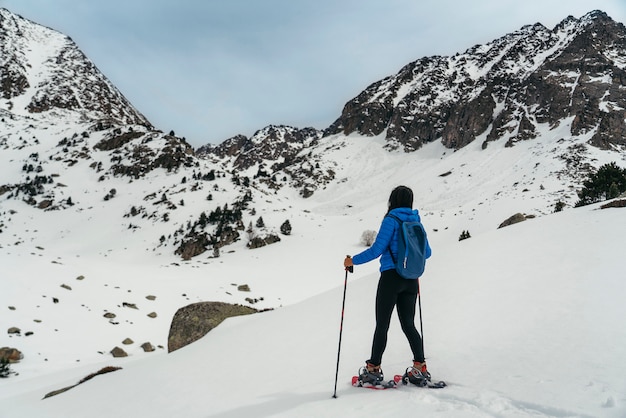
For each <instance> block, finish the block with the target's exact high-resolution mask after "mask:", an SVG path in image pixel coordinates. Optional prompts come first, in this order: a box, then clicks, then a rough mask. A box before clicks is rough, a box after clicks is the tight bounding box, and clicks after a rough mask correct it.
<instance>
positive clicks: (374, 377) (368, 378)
mask: <svg viewBox="0 0 626 418" xmlns="http://www.w3.org/2000/svg"><path fill="white" fill-rule="evenodd" d="M383 379H384V376H383V371H382V369H381V368H380V366H375V365H373V364H372V363H367V364H366V365H365V367H361V368H360V369H359V382H360V383H369V384H372V385H380V384H382V382H383Z"/></svg>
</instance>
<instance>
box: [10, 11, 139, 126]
mask: <svg viewBox="0 0 626 418" xmlns="http://www.w3.org/2000/svg"><path fill="white" fill-rule="evenodd" d="M0 98H1V99H2V100H0V109H1V110H5V111H7V112H10V113H11V114H13V115H14V116H18V117H19V116H27V117H30V118H35V119H41V118H42V117H46V115H48V114H50V113H51V112H57V113H58V112H70V113H75V114H77V115H80V116H81V117H85V118H87V119H90V120H99V119H114V120H116V121H117V122H118V123H120V124H136V125H144V126H150V123H149V122H148V120H147V119H146V118H145V117H144V116H143V115H142V114H141V113H139V112H138V111H137V110H136V109H135V108H134V107H133V106H132V105H131V104H130V103H129V102H128V100H127V99H126V98H125V97H124V96H123V95H122V94H121V93H120V92H119V91H118V90H117V89H116V88H115V87H114V86H113V84H111V82H110V81H109V80H108V79H107V78H106V77H105V76H104V75H103V74H102V73H101V72H100V71H99V70H98V69H97V68H96V66H95V65H94V63H93V62H91V61H90V60H89V59H88V58H87V57H86V56H85V55H84V54H83V53H82V52H81V50H80V49H79V48H78V47H77V45H76V44H75V43H74V42H73V41H72V40H71V39H70V38H69V37H67V36H65V35H63V34H61V33H59V32H57V31H55V30H53V29H50V28H47V27H44V26H41V25H38V24H36V23H34V22H31V21H29V20H27V19H24V18H22V17H20V16H18V15H15V14H13V13H11V12H9V11H8V10H6V9H0Z"/></svg>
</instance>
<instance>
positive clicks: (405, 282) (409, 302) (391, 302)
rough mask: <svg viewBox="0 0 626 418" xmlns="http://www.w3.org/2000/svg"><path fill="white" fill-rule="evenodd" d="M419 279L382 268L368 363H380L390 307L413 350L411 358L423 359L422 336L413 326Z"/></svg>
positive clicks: (385, 340) (390, 311) (390, 312)
mask: <svg viewBox="0 0 626 418" xmlns="http://www.w3.org/2000/svg"><path fill="white" fill-rule="evenodd" d="M418 286H419V284H418V281H417V280H411V279H404V278H402V277H401V276H400V275H398V273H396V271H395V270H386V271H383V272H382V273H381V275H380V280H379V281H378V291H377V292H376V330H375V331H374V342H373V343H372V357H371V358H370V359H369V360H368V363H371V364H374V365H377V366H378V365H380V363H381V361H382V357H383V352H384V351H385V347H386V346H387V331H388V330H389V323H390V322H391V314H392V313H393V308H394V307H396V310H397V312H398V319H400V326H401V327H402V331H403V332H404V335H406V338H407V340H409V345H410V346H411V351H412V352H413V360H414V361H419V362H423V361H424V348H423V346H422V337H421V336H420V334H419V332H417V329H416V328H415V302H416V301H417V292H418V291H419V289H418Z"/></svg>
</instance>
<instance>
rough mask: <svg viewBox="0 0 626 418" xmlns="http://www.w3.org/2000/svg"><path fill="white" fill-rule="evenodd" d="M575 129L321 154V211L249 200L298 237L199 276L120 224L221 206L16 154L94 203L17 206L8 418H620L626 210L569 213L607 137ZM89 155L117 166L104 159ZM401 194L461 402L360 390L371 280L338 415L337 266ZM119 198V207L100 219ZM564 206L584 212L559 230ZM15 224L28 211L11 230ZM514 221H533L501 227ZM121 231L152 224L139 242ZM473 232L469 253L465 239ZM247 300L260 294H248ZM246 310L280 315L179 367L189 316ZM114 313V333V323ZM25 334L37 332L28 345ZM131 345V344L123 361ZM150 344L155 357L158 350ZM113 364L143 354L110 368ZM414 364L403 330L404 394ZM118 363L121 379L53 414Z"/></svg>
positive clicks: (213, 264) (394, 369)
mask: <svg viewBox="0 0 626 418" xmlns="http://www.w3.org/2000/svg"><path fill="white" fill-rule="evenodd" d="M570 123H571V121H569V122H568V121H564V122H563V123H562V124H561V126H560V127H558V128H556V129H553V130H548V128H547V127H540V129H541V130H542V132H541V137H540V138H539V139H537V140H533V141H524V142H520V143H517V144H516V145H515V146H514V147H513V148H507V147H505V146H504V143H505V140H501V141H496V142H493V143H490V144H489V146H488V147H487V149H486V150H483V149H482V142H483V140H484V138H482V137H481V138H477V140H476V141H474V142H473V143H472V144H470V145H469V146H467V147H465V148H463V149H461V150H458V151H456V152H453V151H451V150H448V149H445V148H444V147H443V146H442V145H441V144H439V143H431V144H428V145H426V146H424V147H423V148H422V149H420V150H419V151H418V152H415V153H408V154H407V153H403V152H399V151H396V152H388V151H385V150H384V149H383V145H384V144H385V141H384V135H385V134H384V133H382V134H381V135H380V136H378V137H375V138H364V137H361V136H358V135H351V136H348V137H343V136H341V135H338V136H334V137H329V138H324V139H323V140H321V141H320V145H319V148H317V149H318V150H325V154H324V164H328V165H330V166H334V167H335V169H336V179H335V181H334V182H331V183H329V184H328V185H327V186H325V188H323V189H321V190H318V191H317V192H316V193H315V194H314V195H313V196H312V197H310V198H309V199H302V198H300V197H298V195H297V193H296V191H294V190H291V189H288V188H284V189H281V190H280V191H279V192H278V193H276V194H269V193H266V194H264V193H261V190H256V191H255V208H256V210H257V215H256V216H255V219H256V217H258V216H259V215H262V216H263V218H264V220H265V222H266V224H267V225H273V226H277V225H280V223H281V222H282V221H284V220H285V219H286V218H288V219H290V221H291V224H292V225H293V228H294V229H293V234H292V235H291V236H282V242H281V243H278V244H274V245H272V246H268V247H264V248H260V249H257V250H252V251H251V250H247V249H245V247H244V244H235V245H233V246H232V249H228V248H227V251H223V252H222V255H221V257H219V258H216V259H212V258H209V257H205V256H199V257H197V259H194V260H192V261H189V262H181V260H180V259H178V258H176V257H174V256H173V255H172V254H171V252H172V248H171V247H167V248H158V249H156V250H149V248H150V247H151V246H154V245H155V244H156V243H155V242H154V241H155V240H156V237H158V236H159V235H160V234H162V233H167V231H170V232H171V230H172V226H171V225H167V224H166V225H165V226H163V225H162V223H160V222H155V221H152V220H146V221H142V220H138V219H137V220H135V219H132V220H128V219H125V220H122V221H120V219H123V218H122V216H123V214H124V213H126V212H127V211H128V208H129V207H130V206H132V205H135V204H145V205H146V206H148V205H150V206H152V203H151V202H146V201H145V200H144V197H145V196H147V195H148V194H150V193H157V196H160V194H161V193H163V191H165V190H168V195H171V196H176V197H175V198H172V200H175V201H178V199H179V198H180V199H184V200H185V202H186V204H185V206H182V207H181V208H180V209H179V211H182V212H177V215H176V216H178V217H179V218H180V219H185V218H187V219H191V218H195V216H196V214H197V213H198V212H199V211H200V210H201V208H203V205H206V200H205V195H206V193H205V192H207V193H208V191H206V190H205V191H203V192H200V193H199V195H200V196H202V197H201V198H200V197H199V196H196V195H194V194H192V193H190V192H189V190H185V189H186V188H185V187H184V186H185V185H181V184H180V178H181V177H182V176H183V174H184V173H176V174H166V173H165V172H153V173H151V174H149V175H148V176H147V178H146V179H145V180H142V181H133V182H130V183H129V182H128V181H127V180H125V179H124V178H111V179H108V180H107V181H105V182H103V183H99V182H97V177H98V175H99V174H95V173H94V172H93V171H92V170H91V169H89V167H88V163H89V162H90V161H85V162H79V163H78V164H76V165H75V166H73V167H72V170H73V171H72V172H71V173H72V174H71V175H70V174H65V172H64V171H63V169H64V167H65V166H63V165H62V162H55V161H54V160H49V159H48V157H47V156H46V154H45V152H46V151H45V150H46V148H47V147H49V146H50V145H49V144H48V145H46V141H45V140H43V139H42V141H41V144H40V145H32V146H27V147H24V148H22V149H16V150H5V151H3V152H6V153H9V154H8V155H10V157H11V158H10V164H6V165H3V168H2V170H3V173H2V174H3V176H4V175H5V174H6V175H7V176H13V175H14V173H15V171H16V170H19V169H20V168H21V165H22V164H23V162H24V159H26V158H28V156H29V155H30V154H31V153H32V152H33V150H38V151H39V152H40V153H41V156H40V161H42V162H45V164H44V166H45V167H44V168H45V171H46V172H47V173H50V172H59V173H61V176H60V177H59V178H58V181H59V182H63V183H64V184H66V188H63V189H62V191H63V193H67V194H68V195H71V196H72V197H73V199H74V200H75V201H77V202H80V204H77V205H76V207H72V208H68V209H65V210H59V211H53V212H44V213H43V214H45V216H43V215H42V212H40V211H38V210H36V209H32V208H29V207H28V206H26V205H25V204H23V203H22V202H20V201H15V200H3V201H2V210H1V211H0V213H4V214H5V215H3V216H4V218H0V221H1V220H3V219H4V222H5V223H6V225H5V227H4V228H5V231H4V232H3V233H2V234H1V235H0V238H1V239H2V242H1V243H0V263H1V264H2V266H3V269H2V270H3V272H4V273H3V291H2V292H1V293H0V309H2V312H3V313H2V315H0V329H3V330H6V329H8V328H9V327H11V326H18V327H20V328H21V329H22V335H21V336H13V337H9V336H8V335H7V334H3V336H2V337H1V338H2V340H1V341H0V345H1V346H15V347H16V348H19V349H20V350H21V351H22V352H23V353H24V359H23V360H22V361H21V362H20V363H17V364H14V365H12V370H14V371H16V372H17V373H19V375H13V376H11V377H9V378H8V379H2V380H0V402H1V404H2V409H1V410H0V416H1V417H5V416H6V417H11V418H14V417H33V416H37V417H66V418H71V417H84V416H90V417H95V418H97V417H110V416H121V417H124V416H128V417H135V416H151V417H170V416H184V417H239V416H248V415H254V416H260V417H265V416H276V417H279V416H280V417H293V416H298V417H320V416H329V417H357V416H363V414H367V415H370V414H371V415H378V416H396V415H399V414H405V413H406V411H407V410H411V411H412V413H415V414H419V415H422V416H436V415H439V416H446V417H491V416H499V417H527V416H532V417H545V416H549V417H555V416H556V417H565V416H575V417H589V416H593V417H604V416H606V417H620V416H624V415H626V396H625V394H626V387H625V382H626V381H625V380H624V378H623V376H624V375H625V374H626V364H625V363H624V362H623V347H624V346H626V331H625V329H624V327H623V325H622V322H623V318H624V317H625V316H626V307H625V305H624V304H623V300H624V297H625V296H626V284H624V280H623V272H624V270H625V268H626V261H624V258H623V254H622V252H623V245H622V243H623V237H624V235H625V233H626V223H625V222H624V214H623V212H622V211H623V209H607V210H599V209H598V205H594V206H589V207H583V208H577V209H574V208H572V207H571V204H572V203H573V200H574V199H575V190H574V189H572V188H571V187H570V186H571V185H572V182H574V179H572V178H571V177H569V176H567V175H565V174H564V173H563V170H564V166H565V163H563V161H562V159H561V156H562V155H565V154H567V152H569V150H571V149H572V148H576V147H578V146H579V145H580V144H584V142H585V141H587V140H588V139H589V138H588V136H589V135H592V134H593V133H589V134H588V135H587V136H583V137H576V138H572V137H570V136H568V131H569V124H570ZM63 129H66V128H65V127H56V128H54V129H53V131H55V132H57V130H63ZM57 134H58V133H54V132H51V133H50V135H51V137H52V136H53V135H57ZM98 139H99V138H98V137H97V136H95V135H94V137H93V138H90V139H89V141H92V142H93V143H96V142H97V141H98ZM52 144H54V142H52ZM37 147H38V148H37ZM55 152H56V151H55ZM307 152H308V151H307ZM585 152H586V153H587V157H588V159H589V160H590V161H593V162H594V164H597V165H601V164H604V163H606V162H609V161H612V160H616V159H618V164H623V157H622V161H619V158H620V154H617V153H614V152H607V151H600V150H597V149H593V148H589V147H587V148H586V151H585ZM103 155H104V154H103ZM93 158H94V160H98V159H100V158H102V160H103V161H105V160H106V158H105V157H102V156H100V155H99V154H98V153H94V157H93ZM446 172H450V174H449V175H447V176H444V177H442V176H441V174H444V173H446ZM80 173H82V174H80ZM5 178H6V177H5ZM400 183H404V184H407V185H409V186H410V187H412V188H413V190H414V191H415V195H416V207H417V208H419V209H420V212H421V214H422V219H423V221H424V223H425V225H426V227H427V229H428V231H429V238H430V240H431V244H432V247H433V257H432V259H431V260H430V261H429V263H428V265H427V272H426V274H425V275H424V277H423V278H422V282H421V283H422V310H423V323H424V337H425V344H426V354H427V361H428V364H429V369H430V370H431V372H432V374H433V376H434V378H435V379H437V380H439V379H443V380H445V381H447V382H448V384H449V387H447V388H445V389H443V390H438V391H428V390H422V389H418V388H413V387H400V388H399V389H397V390H387V391H382V392H374V391H367V390H363V389H358V388H352V387H351V386H350V384H349V382H350V378H351V376H352V375H353V374H355V373H356V372H357V370H358V368H359V367H360V366H361V365H362V364H363V361H364V360H365V359H367V358H368V357H369V348H370V344H371V336H372V332H373V328H374V319H373V309H374V296H375V288H376V282H377V278H378V273H377V269H378V265H377V263H375V262H372V263H369V264H366V265H364V266H358V268H357V269H356V271H355V273H354V274H352V275H350V277H349V282H348V288H347V301H346V309H345V323H344V331H343V342H342V348H341V353H342V355H341V361H340V369H339V384H338V398H337V399H332V398H331V395H332V391H333V385H334V375H335V365H336V355H337V342H338V333H339V321H340V308H341V298H342V292H343V280H344V272H343V270H342V267H341V263H342V260H343V257H344V256H345V254H355V253H356V252H358V251H361V250H362V249H363V247H362V246H361V245H360V243H359V237H360V235H361V233H362V232H363V231H364V230H366V229H377V228H378V226H379V222H380V220H381V217H382V215H383V213H384V211H385V205H386V198H387V195H388V193H389V191H390V190H391V189H392V187H393V186H394V185H396V184H400ZM229 184H230V180H229V179H227V178H222V179H218V180H216V181H215V185H216V186H218V187H217V188H218V189H220V190H221V191H215V192H214V193H215V198H216V203H215V204H216V205H218V204H223V202H230V201H232V199H233V197H234V195H233V190H232V186H229ZM113 187H114V188H116V189H117V190H118V194H117V195H116V197H115V198H114V199H112V200H110V201H108V202H104V201H103V200H102V197H103V196H104V195H105V194H106V193H108V191H109V190H110V189H111V188H113ZM211 190H213V189H211ZM524 190H527V191H524ZM77 191H80V192H81V193H78V192H77ZM559 200H563V201H565V202H568V203H569V205H570V206H568V207H566V209H565V210H564V211H563V212H561V213H557V214H553V213H552V209H553V207H554V203H556V201H559ZM220 202H221V203H220ZM9 210H15V211H16V213H13V214H12V215H10V216H7V215H6V213H7V211H9ZM151 210H152V209H151ZM202 210H206V209H202ZM516 212H523V213H526V214H530V215H535V216H536V218H534V219H530V220H527V221H525V222H523V223H521V224H516V225H513V226H510V227H507V228H503V229H497V226H498V224H499V223H500V222H502V221H503V220H504V219H506V218H507V217H508V216H510V215H512V214H514V213H516ZM172 216H174V215H172ZM7 219H8V220H7ZM250 220H252V219H246V220H245V221H244V223H245V224H247V223H248V222H249V221H250ZM128 223H133V224H136V225H138V226H139V227H138V228H137V229H134V230H132V231H131V230H128ZM462 230H469V231H470V233H471V235H472V238H470V239H467V240H464V241H460V242H459V241H458V236H459V234H460V232H461V231H462ZM59 234H60V235H59ZM240 284H248V285H249V286H250V289H251V292H240V291H238V290H237V286H238V285H240ZM62 285H66V286H67V287H70V288H71V290H69V289H67V288H65V287H62ZM149 295H151V296H156V298H155V299H154V300H149V299H148V298H147V296H149ZM246 297H250V298H257V299H259V302H258V303H257V304H255V305H253V306H254V307H257V308H260V309H264V308H273V310H271V311H267V312H263V313H260V314H256V315H251V316H246V317H238V318H231V319H229V320H227V321H225V322H224V323H222V324H221V325H220V326H218V327H217V328H216V329H214V330H212V331H211V332H210V333H209V334H208V335H207V336H205V337H204V338H203V339H201V340H199V341H197V342H196V343H194V344H191V345H189V346H187V347H185V348H183V349H180V350H178V351H176V352H173V353H170V354H167V353H166V351H167V349H166V346H167V333H168V330H169V324H170V321H171V318H172V317H173V315H174V313H175V312H176V310H177V309H178V308H180V307H183V306H185V305H188V304H190V303H194V302H198V301H209V300H217V301H225V302H231V303H244V304H245V303H246V302H245V298H246ZM53 298H56V299H57V300H58V303H54V301H53ZM124 304H135V305H136V306H137V309H132V308H129V307H126V306H125V305H124ZM9 307H13V308H14V309H9ZM106 312H113V313H115V314H116V318H114V319H113V320H109V319H106V318H104V317H103V315H104V314H105V313H106ZM152 312H154V313H157V317H156V318H151V317H149V316H148V314H150V313H152ZM112 322H115V323H116V324H113V323H112ZM28 331H31V332H33V335H30V336H25V335H24V333H26V332H28ZM3 332H4V331H3ZM125 338H132V339H133V340H134V344H131V345H129V346H123V345H122V341H123V340H124V339H125ZM144 342H151V343H152V344H153V345H154V346H156V347H157V349H156V351H155V352H153V353H144V352H143V350H142V349H141V348H140V345H141V344H143V343H144ZM116 345H117V346H121V347H123V348H124V349H125V350H126V351H127V352H128V353H129V357H127V358H123V359H116V358H113V357H112V356H111V355H110V354H109V351H110V350H111V349H112V348H113V347H114V346H116ZM159 346H160V347H159ZM410 361H411V358H410V351H409V348H408V344H407V343H406V341H405V339H404V337H403V335H402V334H401V331H400V329H399V325H398V324H397V323H396V322H395V321H394V322H392V328H391V330H390V339H389V344H388V348H387V350H386V352H385V356H384V358H383V369H384V371H385V373H386V375H387V377H389V378H390V377H391V376H392V375H393V374H396V373H402V372H403V371H404V369H405V368H406V367H407V366H408V365H409V364H410ZM105 366H117V367H122V370H119V371H116V372H114V373H109V374H106V375H101V376H97V377H95V378H94V379H92V380H90V381H88V382H86V383H84V384H81V385H79V386H77V387H75V388H73V389H71V390H70V391H68V392H65V393H63V394H60V395H57V396H54V397H52V398H48V399H45V400H42V398H43V397H44V396H45V394H47V393H49V392H51V391H53V390H57V389H60V388H63V387H66V386H69V385H73V384H75V383H77V382H78V381H79V380H80V379H82V378H83V377H85V376H87V375H89V374H91V373H94V372H96V371H97V370H99V369H100V368H102V367H105ZM86 411H88V412H86Z"/></svg>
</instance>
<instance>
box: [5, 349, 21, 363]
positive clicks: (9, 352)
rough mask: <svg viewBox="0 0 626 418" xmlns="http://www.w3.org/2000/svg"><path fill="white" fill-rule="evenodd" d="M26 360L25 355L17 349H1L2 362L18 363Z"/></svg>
mask: <svg viewBox="0 0 626 418" xmlns="http://www.w3.org/2000/svg"><path fill="white" fill-rule="evenodd" d="M23 358H24V354H22V352H21V351H20V350H18V349H17V348H11V347H2V348H0V360H7V361H8V362H9V363H17V362H19V361H20V360H21V359H23Z"/></svg>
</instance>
